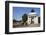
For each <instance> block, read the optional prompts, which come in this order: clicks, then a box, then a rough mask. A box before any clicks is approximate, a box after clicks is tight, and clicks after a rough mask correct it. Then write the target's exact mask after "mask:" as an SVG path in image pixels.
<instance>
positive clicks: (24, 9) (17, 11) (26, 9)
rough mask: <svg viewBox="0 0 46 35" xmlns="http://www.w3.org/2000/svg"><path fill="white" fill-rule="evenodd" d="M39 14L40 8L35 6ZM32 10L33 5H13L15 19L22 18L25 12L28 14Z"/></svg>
mask: <svg viewBox="0 0 46 35" xmlns="http://www.w3.org/2000/svg"><path fill="white" fill-rule="evenodd" d="M33 9H34V11H35V12H36V13H37V15H39V16H40V8H33ZM31 10H32V7H13V19H16V20H21V19H22V15H23V14H25V13H26V14H28V13H30V12H31Z"/></svg>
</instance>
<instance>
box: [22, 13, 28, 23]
mask: <svg viewBox="0 0 46 35" xmlns="http://www.w3.org/2000/svg"><path fill="white" fill-rule="evenodd" d="M22 20H23V22H24V23H25V22H26V21H27V14H24V15H23V16H22Z"/></svg>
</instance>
